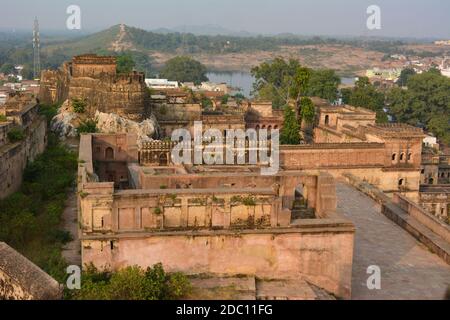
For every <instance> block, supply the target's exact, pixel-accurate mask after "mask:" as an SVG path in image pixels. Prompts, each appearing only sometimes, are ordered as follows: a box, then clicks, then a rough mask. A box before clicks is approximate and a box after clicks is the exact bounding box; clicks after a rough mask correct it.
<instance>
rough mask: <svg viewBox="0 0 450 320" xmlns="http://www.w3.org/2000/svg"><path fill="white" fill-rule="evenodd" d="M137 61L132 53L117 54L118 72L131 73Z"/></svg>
mask: <svg viewBox="0 0 450 320" xmlns="http://www.w3.org/2000/svg"><path fill="white" fill-rule="evenodd" d="M135 66H136V63H135V62H134V60H133V57H132V56H131V54H126V53H125V54H121V55H119V56H117V73H130V72H131V71H133V69H134V67H135Z"/></svg>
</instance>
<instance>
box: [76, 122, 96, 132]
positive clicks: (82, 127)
mask: <svg viewBox="0 0 450 320" xmlns="http://www.w3.org/2000/svg"><path fill="white" fill-rule="evenodd" d="M77 131H78V135H80V134H83V133H96V132H98V129H97V121H95V120H93V119H87V120H85V121H82V122H80V124H79V126H78V128H77Z"/></svg>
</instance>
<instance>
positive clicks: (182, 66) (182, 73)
mask: <svg viewBox="0 0 450 320" xmlns="http://www.w3.org/2000/svg"><path fill="white" fill-rule="evenodd" d="M206 71H207V70H206V67H205V66H204V65H202V64H201V63H200V62H198V61H196V60H194V59H192V58H190V57H184V56H183V57H175V58H173V59H170V60H169V61H167V63H166V65H165V66H164V68H163V70H162V71H161V73H160V77H161V78H166V79H169V80H173V81H180V82H194V83H195V84H197V85H198V84H200V83H201V82H204V81H208V78H207V77H206Z"/></svg>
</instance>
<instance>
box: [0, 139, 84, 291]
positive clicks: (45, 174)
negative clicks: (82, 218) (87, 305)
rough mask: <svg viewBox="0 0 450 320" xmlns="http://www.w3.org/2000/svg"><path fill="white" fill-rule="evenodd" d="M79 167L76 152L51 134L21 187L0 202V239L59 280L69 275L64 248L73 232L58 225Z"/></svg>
mask: <svg viewBox="0 0 450 320" xmlns="http://www.w3.org/2000/svg"><path fill="white" fill-rule="evenodd" d="M76 168H77V160H76V155H75V154H73V153H71V152H70V151H68V150H67V148H66V147H65V146H63V145H62V144H60V143H59V141H58V139H57V138H56V136H55V135H54V134H50V135H49V137H48V146H47V149H46V151H45V152H44V153H43V154H42V155H40V156H38V157H37V158H36V160H35V161H34V162H33V163H30V164H28V166H27V168H26V170H25V172H24V180H23V183H22V187H21V190H20V191H19V192H16V193H14V194H13V195H11V196H9V197H7V198H6V199H4V200H1V201H0V212H1V214H0V241H3V242H6V243H8V244H9V245H10V246H11V247H13V248H14V249H16V250H18V251H19V252H20V253H22V254H23V255H25V256H26V257H27V258H28V259H30V260H31V261H33V262H34V263H36V264H37V265H38V266H39V267H41V268H42V269H43V270H45V271H46V272H47V273H49V274H50V275H51V276H53V277H54V278H55V279H57V280H58V281H60V282H62V281H63V280H64V278H65V276H66V273H65V266H66V264H65V262H64V260H63V258H62V256H61V250H62V249H61V248H62V246H63V244H64V243H65V242H67V241H69V240H70V235H69V234H67V233H66V232H64V231H62V230H60V229H59V228H60V223H61V215H62V213H63V210H64V203H65V200H66V191H67V189H68V188H69V187H71V186H72V185H73V183H74V181H75V172H76Z"/></svg>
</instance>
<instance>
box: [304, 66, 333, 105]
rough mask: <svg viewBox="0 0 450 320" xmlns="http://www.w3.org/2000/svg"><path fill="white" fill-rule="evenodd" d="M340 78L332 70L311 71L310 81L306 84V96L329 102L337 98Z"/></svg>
mask: <svg viewBox="0 0 450 320" xmlns="http://www.w3.org/2000/svg"><path fill="white" fill-rule="evenodd" d="M340 84H341V78H340V77H339V76H338V75H337V74H336V73H335V72H334V70H328V69H323V70H311V79H310V80H309V83H308V89H307V92H306V95H308V96H310V97H320V98H323V99H327V100H328V101H330V102H333V101H336V100H337V98H338V90H337V88H338V86H339V85H340Z"/></svg>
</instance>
